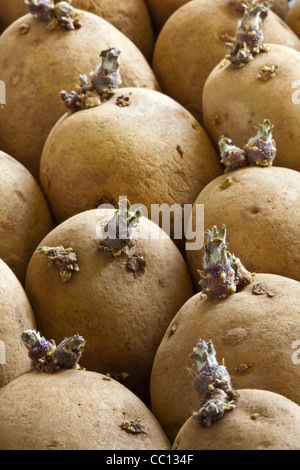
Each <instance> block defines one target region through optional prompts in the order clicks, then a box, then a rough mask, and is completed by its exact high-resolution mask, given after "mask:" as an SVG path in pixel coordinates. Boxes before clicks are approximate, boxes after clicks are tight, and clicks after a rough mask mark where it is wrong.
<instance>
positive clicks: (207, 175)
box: [40, 88, 223, 236]
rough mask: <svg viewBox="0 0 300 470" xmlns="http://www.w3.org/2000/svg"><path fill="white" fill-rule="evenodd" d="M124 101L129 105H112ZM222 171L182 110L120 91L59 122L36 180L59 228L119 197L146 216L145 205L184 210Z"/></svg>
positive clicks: (159, 98) (158, 98) (156, 96)
mask: <svg viewBox="0 0 300 470" xmlns="http://www.w3.org/2000/svg"><path fill="white" fill-rule="evenodd" d="M126 99H128V100H129V106H125V107H122V106H117V104H118V103H119V104H120V103H121V104H122V102H124V103H125V104H126ZM222 172H223V169H222V166H221V164H220V162H219V159H218V157H217V154H216V151H215V149H214V148H213V145H212V143H211V141H210V140H209V138H208V137H207V135H206V133H205V131H204V130H203V128H202V127H201V126H200V124H199V123H198V122H197V121H196V120H195V119H194V118H193V117H192V116H191V114H190V113H189V112H188V111H187V110H185V109H184V108H183V107H182V106H181V105H179V104H178V103H176V102H175V101H174V100H173V99H171V98H170V97H168V96H166V95H163V94H162V93H159V92H156V91H154V90H147V89H142V88H122V89H120V90H118V91H117V92H116V93H115V95H114V96H113V97H112V98H111V99H110V100H108V101H107V102H105V103H103V104H102V105H101V106H99V107H96V108H93V109H88V110H83V111H79V112H77V113H74V114H73V115H71V116H68V115H65V116H64V117H62V118H61V120H60V121H59V122H58V123H57V124H56V126H55V127H54V128H53V129H52V131H51V133H50V135H49V137H48V139H47V141H46V144H45V147H44V150H43V154H42V158H41V167H40V181H41V185H42V188H43V190H44V192H45V194H46V196H47V198H48V201H49V204H50V206H51V209H52V211H53V214H54V216H55V218H56V220H57V221H59V222H62V221H63V220H66V219H67V218H68V217H71V216H73V215H74V214H76V213H79V212H82V211H84V210H88V209H93V208H96V207H97V206H98V204H99V203H100V202H105V201H106V202H113V204H114V205H115V204H116V203H117V201H118V199H119V196H121V195H125V196H127V197H128V199H129V200H130V201H131V202H132V203H140V204H145V205H146V206H147V209H148V213H149V216H150V211H151V204H159V205H160V204H163V203H166V204H169V205H173V204H174V203H175V204H180V205H181V206H183V204H192V203H193V202H194V201H195V198H196V197H197V195H198V194H199V191H201V189H202V188H203V187H204V186H205V185H206V184H208V183H209V182H210V181H211V180H212V179H214V178H215V177H217V176H218V175H220V174H221V173H222ZM75 188H76V189H75ZM170 235H171V236H172V233H171V234H170Z"/></svg>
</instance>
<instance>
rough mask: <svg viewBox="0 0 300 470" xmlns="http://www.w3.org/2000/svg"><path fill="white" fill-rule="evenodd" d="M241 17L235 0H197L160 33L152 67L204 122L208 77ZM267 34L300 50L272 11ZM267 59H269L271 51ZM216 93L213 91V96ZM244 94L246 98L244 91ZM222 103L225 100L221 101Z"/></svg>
mask: <svg viewBox="0 0 300 470" xmlns="http://www.w3.org/2000/svg"><path fill="white" fill-rule="evenodd" d="M241 18H242V13H240V12H238V11H236V10H233V8H232V7H231V6H230V5H229V0H214V1H211V0H195V1H193V2H188V3H187V4H186V5H184V6H183V7H182V8H180V10H178V11H176V12H175V13H174V14H173V15H172V17H171V18H169V20H168V21H167V23H166V24H165V25H164V27H163V29H162V31H161V32H160V34H159V36H158V38H157V41H156V44H155V48H154V54H153V60H152V67H153V70H154V73H155V75H156V77H157V79H158V81H159V83H160V86H161V88H162V90H163V92H164V93H166V94H167V95H169V96H171V97H172V98H174V99H175V100H176V101H178V102H179V103H180V104H182V105H183V106H184V107H185V108H187V109H188V110H189V111H190V112H191V113H192V114H193V115H194V116H195V118H196V119H197V120H198V121H199V122H201V123H203V116H202V92H203V88H204V84H205V81H206V79H207V78H208V76H209V74H210V73H211V71H212V70H213V68H214V67H215V66H216V65H217V64H218V63H219V62H220V61H221V60H222V59H224V57H225V55H226V54H227V49H226V47H225V43H226V42H230V41H231V39H230V38H233V37H234V36H235V32H236V29H237V24H238V21H239V20H240V19H241ZM186 31H189V37H188V40H187V37H186ZM263 34H264V41H265V42H267V43H274V44H283V45H285V46H289V47H291V48H294V49H296V50H298V51H300V41H299V38H298V37H297V36H296V35H295V34H294V33H293V32H292V31H291V30H290V29H289V28H287V26H286V24H285V23H283V21H282V20H281V19H280V18H279V17H278V16H277V15H276V14H275V13H273V12H272V11H269V13H268V16H267V18H266V19H265V20H264V23H263ZM264 60H267V61H268V58H267V57H266V56H265V55H264ZM264 65H265V64H264ZM275 65H276V64H275ZM239 89H240V85H239V87H238V90H239ZM245 93H246V92H245ZM214 96H215V95H214V94H213V92H212V100H214ZM242 96H243V99H244V93H243V95H242ZM289 96H290V95H289ZM216 104H220V103H218V101H217V100H216ZM225 108H226V107H225V105H224V112H226V110H225Z"/></svg>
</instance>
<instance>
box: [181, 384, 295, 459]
mask: <svg viewBox="0 0 300 470" xmlns="http://www.w3.org/2000/svg"><path fill="white" fill-rule="evenodd" d="M238 392H239V398H238V400H237V402H236V409H235V410H233V411H232V412H231V413H228V414H226V415H225V416H224V417H223V418H222V419H221V420H220V421H218V422H217V423H214V424H213V426H211V427H210V428H208V429H205V428H203V427H202V426H201V425H200V424H199V423H198V422H197V420H196V419H194V418H193V417H190V418H189V419H188V420H187V421H186V423H185V424H184V425H183V426H182V428H181V429H180V431H179V432H178V435H177V436H176V438H175V441H174V443H173V447H172V450H173V451H178V450H299V449H300V444H299V442H300V407H299V405H297V404H295V403H293V402H292V401H291V400H288V399H287V398H285V397H283V396H281V395H279V394H276V393H272V392H269V391H266V390H249V389H248V390H239V391H238Z"/></svg>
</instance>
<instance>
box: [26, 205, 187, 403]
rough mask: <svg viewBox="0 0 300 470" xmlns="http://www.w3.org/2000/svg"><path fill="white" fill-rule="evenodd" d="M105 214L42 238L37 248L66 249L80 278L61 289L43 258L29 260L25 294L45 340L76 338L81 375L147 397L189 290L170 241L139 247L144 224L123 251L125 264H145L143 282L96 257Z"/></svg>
mask: <svg viewBox="0 0 300 470" xmlns="http://www.w3.org/2000/svg"><path fill="white" fill-rule="evenodd" d="M113 214H114V211H113V210H112V209H110V210H107V209H101V210H100V209H99V210H97V209H96V210H91V211H86V212H84V213H81V214H78V215H76V216H74V217H72V218H70V219H68V220H66V221H65V222H64V223H62V224H61V225H59V226H58V227H56V228H55V229H54V230H53V231H52V232H51V233H50V234H48V235H47V236H46V237H45V238H44V240H42V241H41V243H40V246H50V247H51V246H58V245H63V246H64V247H65V248H67V247H72V248H73V250H74V252H75V253H76V255H77V259H78V265H79V269H80V271H79V272H76V273H74V274H73V275H72V278H71V279H70V281H69V282H67V283H64V284H63V283H62V282H61V280H60V277H59V272H58V270H57V269H56V268H55V267H54V266H52V267H51V268H49V267H48V260H47V257H46V256H44V255H43V254H34V255H33V257H32V259H31V261H30V264H29V267H28V271H27V277H26V292H27V295H28V297H29V299H30V302H31V304H32V308H33V311H34V313H35V316H36V319H37V324H38V328H39V330H40V331H41V332H42V334H43V335H44V336H45V337H47V338H53V339H54V340H55V341H56V342H59V341H61V338H63V337H65V336H70V335H72V334H77V333H78V332H80V335H82V336H83V337H84V339H85V340H86V342H87V345H86V348H85V352H84V355H83V357H82V360H81V365H82V366H83V367H86V368H87V369H89V370H93V371H96V372H101V373H104V374H106V373H108V372H111V373H112V375H113V376H114V374H115V373H117V374H121V373H123V372H124V373H126V374H130V377H129V378H127V379H126V381H124V384H125V385H126V386H128V388H130V389H131V390H133V391H134V392H135V393H136V394H138V395H139V396H143V397H145V396H146V397H147V396H149V380H150V373H151V367H152V362H153V359H154V355H155V352H156V350H157V348H158V346H159V343H160V341H161V339H162V337H163V335H164V332H165V330H166V328H167V326H168V324H169V323H170V321H171V319H172V318H173V316H174V315H175V314H176V313H177V311H178V310H179V308H180V307H181V306H182V305H183V304H184V303H185V302H186V300H187V299H189V298H190V297H191V296H192V295H193V287H192V282H191V279H190V276H189V272H188V269H187V267H186V264H185V262H184V259H183V257H182V255H181V254H180V252H179V251H178V249H177V248H176V246H175V244H174V243H173V242H172V241H171V239H169V238H167V239H165V240H152V239H150V240H147V239H146V240H145V239H143V238H144V237H145V234H146V233H147V232H146V231H147V230H150V229H151V227H152V229H154V226H155V224H154V223H153V222H151V221H149V220H148V219H146V218H145V217H142V219H141V220H140V222H139V226H138V227H137V229H136V231H135V232H134V233H135V237H136V239H135V242H134V243H135V244H134V246H133V247H132V248H130V249H129V256H132V255H133V254H138V255H139V256H143V257H144V258H145V260H146V262H147V265H146V268H145V272H144V274H142V275H141V276H139V277H138V278H135V277H134V275H133V273H132V272H131V271H129V270H128V269H127V267H126V264H127V260H128V258H127V256H125V255H122V256H119V257H117V258H115V259H111V258H109V257H107V256H106V255H105V254H104V253H101V252H99V251H97V246H98V245H99V236H100V235H99V234H97V231H98V232H99V227H100V225H99V224H101V222H105V221H107V219H108V218H111V217H112V215H113ZM155 227H157V226H155ZM160 236H161V232H160Z"/></svg>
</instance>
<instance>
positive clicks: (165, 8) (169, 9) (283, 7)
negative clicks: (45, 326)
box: [146, 0, 288, 29]
mask: <svg viewBox="0 0 300 470" xmlns="http://www.w3.org/2000/svg"><path fill="white" fill-rule="evenodd" d="M201 1H202V3H204V2H205V0H201ZM228 1H229V0H228ZM146 3H147V5H148V7H149V11H150V13H151V16H152V18H153V21H154V23H155V25H156V26H157V28H158V29H161V28H162V27H163V25H164V24H165V23H166V21H167V20H168V19H169V18H170V16H171V15H173V13H174V12H176V11H177V10H178V9H179V8H180V7H182V6H183V5H185V4H186V3H190V0H146ZM211 3H212V4H213V3H216V1H215V0H214V1H213V2H211ZM272 10H273V11H274V12H275V13H276V14H277V15H279V16H280V17H281V18H284V17H285V16H286V14H287V12H288V0H274V6H273V7H272Z"/></svg>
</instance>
